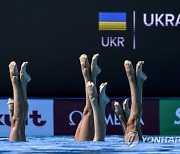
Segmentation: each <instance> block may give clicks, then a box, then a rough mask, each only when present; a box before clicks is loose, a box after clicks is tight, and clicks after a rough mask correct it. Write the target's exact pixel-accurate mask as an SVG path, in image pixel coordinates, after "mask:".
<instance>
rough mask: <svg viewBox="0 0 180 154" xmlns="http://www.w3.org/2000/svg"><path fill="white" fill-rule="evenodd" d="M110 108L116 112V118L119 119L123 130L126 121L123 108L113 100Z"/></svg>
mask: <svg viewBox="0 0 180 154" xmlns="http://www.w3.org/2000/svg"><path fill="white" fill-rule="evenodd" d="M112 109H113V111H114V113H115V114H116V116H117V118H118V119H119V121H120V123H121V126H122V129H123V131H124V132H125V130H126V125H127V121H126V119H125V116H124V113H123V109H122V107H121V105H120V104H119V102H117V101H113V102H112Z"/></svg>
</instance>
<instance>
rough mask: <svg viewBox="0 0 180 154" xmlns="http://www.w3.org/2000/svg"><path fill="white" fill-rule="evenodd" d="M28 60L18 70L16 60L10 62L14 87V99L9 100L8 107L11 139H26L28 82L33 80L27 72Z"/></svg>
mask: <svg viewBox="0 0 180 154" xmlns="http://www.w3.org/2000/svg"><path fill="white" fill-rule="evenodd" d="M27 64H28V62H23V64H22V65H21V70H20V72H18V69H17V65H16V63H15V62H14V61H12V62H11V63H10V64H9V73H10V79H11V83H12V88H13V96H14V98H13V99H9V100H8V103H7V104H8V108H9V112H10V116H11V130H10V136H9V141H26V135H25V126H26V117H27V112H28V102H27V83H28V82H29V81H30V80H31V77H30V76H29V74H27V73H26V66H27Z"/></svg>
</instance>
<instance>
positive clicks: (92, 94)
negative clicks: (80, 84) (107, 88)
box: [86, 81, 98, 103]
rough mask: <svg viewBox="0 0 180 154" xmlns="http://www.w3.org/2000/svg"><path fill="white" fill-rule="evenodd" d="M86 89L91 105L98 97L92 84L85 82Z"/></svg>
mask: <svg viewBox="0 0 180 154" xmlns="http://www.w3.org/2000/svg"><path fill="white" fill-rule="evenodd" d="M86 87H87V91H88V96H89V99H90V101H91V102H92V103H94V102H95V101H97V97H98V94H97V90H96V87H95V85H94V83H93V82H90V81H89V82H87V84H86Z"/></svg>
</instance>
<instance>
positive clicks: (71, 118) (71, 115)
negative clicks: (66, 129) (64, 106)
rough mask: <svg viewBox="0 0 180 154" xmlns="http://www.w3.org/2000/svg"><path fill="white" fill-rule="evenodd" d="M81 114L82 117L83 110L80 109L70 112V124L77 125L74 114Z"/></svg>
mask: <svg viewBox="0 0 180 154" xmlns="http://www.w3.org/2000/svg"><path fill="white" fill-rule="evenodd" d="M75 113H76V114H79V115H80V117H82V112H81V111H78V110H75V111H72V112H71V113H70V114H69V121H70V122H69V125H70V126H74V125H76V124H75V123H74V121H73V115H74V114H75Z"/></svg>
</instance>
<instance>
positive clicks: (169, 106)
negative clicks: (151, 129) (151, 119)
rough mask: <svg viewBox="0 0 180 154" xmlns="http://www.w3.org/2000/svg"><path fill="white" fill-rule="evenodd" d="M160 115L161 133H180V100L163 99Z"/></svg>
mask: <svg viewBox="0 0 180 154" xmlns="http://www.w3.org/2000/svg"><path fill="white" fill-rule="evenodd" d="M159 117H160V134H161V135H180V100H161V101H160V115H159Z"/></svg>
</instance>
